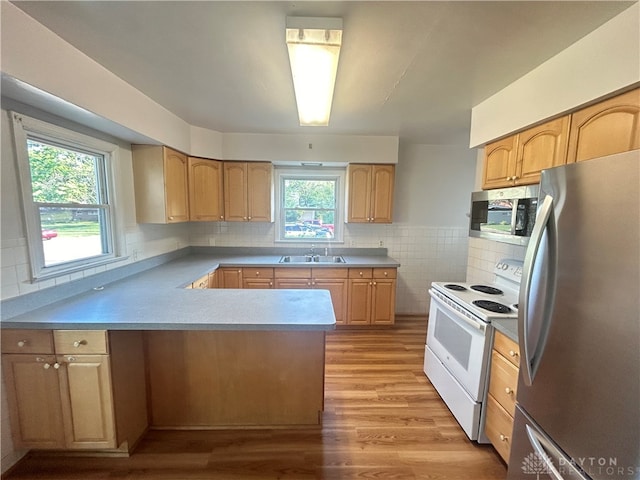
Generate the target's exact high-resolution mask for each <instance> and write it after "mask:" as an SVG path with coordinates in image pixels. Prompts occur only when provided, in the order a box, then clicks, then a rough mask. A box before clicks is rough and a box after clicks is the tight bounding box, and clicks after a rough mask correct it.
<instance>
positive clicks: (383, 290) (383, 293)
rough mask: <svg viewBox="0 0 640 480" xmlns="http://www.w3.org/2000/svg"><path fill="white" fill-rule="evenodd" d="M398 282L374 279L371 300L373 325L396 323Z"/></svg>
mask: <svg viewBox="0 0 640 480" xmlns="http://www.w3.org/2000/svg"><path fill="white" fill-rule="evenodd" d="M395 304H396V281H395V280H380V279H374V281H373V289H372V300H371V305H372V309H371V323H372V324H373V325H392V324H393V323H394V321H395Z"/></svg>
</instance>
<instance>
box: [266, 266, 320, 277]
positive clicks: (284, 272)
mask: <svg viewBox="0 0 640 480" xmlns="http://www.w3.org/2000/svg"><path fill="white" fill-rule="evenodd" d="M273 270H274V276H275V278H311V269H310V268H305V267H301V268H297V267H294V268H274V269H273Z"/></svg>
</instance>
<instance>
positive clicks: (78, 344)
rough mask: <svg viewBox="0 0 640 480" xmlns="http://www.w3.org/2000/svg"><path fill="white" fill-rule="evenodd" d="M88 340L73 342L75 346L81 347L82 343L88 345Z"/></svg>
mask: <svg viewBox="0 0 640 480" xmlns="http://www.w3.org/2000/svg"><path fill="white" fill-rule="evenodd" d="M86 344H87V341H86V340H76V341H75V342H73V346H74V347H75V348H80V346H81V345H86Z"/></svg>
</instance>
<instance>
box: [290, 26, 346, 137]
mask: <svg viewBox="0 0 640 480" xmlns="http://www.w3.org/2000/svg"><path fill="white" fill-rule="evenodd" d="M286 39H287V47H288V50H289V62H290V63H291V74H292V76H293V88H294V90H295V94H296V103H297V104H298V118H299V119H300V125H302V126H327V125H329V115H330V113H331V102H332V100H333V88H334V85H335V82H336V72H337V70H338V58H339V57H340V46H341V45H342V19H341V18H319V17H287V34H286Z"/></svg>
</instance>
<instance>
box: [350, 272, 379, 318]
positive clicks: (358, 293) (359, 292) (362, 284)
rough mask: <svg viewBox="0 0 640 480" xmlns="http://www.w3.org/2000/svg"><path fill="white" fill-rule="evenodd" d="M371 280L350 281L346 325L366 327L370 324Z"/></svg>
mask: <svg viewBox="0 0 640 480" xmlns="http://www.w3.org/2000/svg"><path fill="white" fill-rule="evenodd" d="M372 283H373V282H372V280H371V279H367V278H363V279H350V280H349V295H348V301H347V324H348V325H368V324H369V323H371V287H372Z"/></svg>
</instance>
